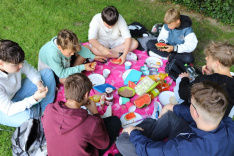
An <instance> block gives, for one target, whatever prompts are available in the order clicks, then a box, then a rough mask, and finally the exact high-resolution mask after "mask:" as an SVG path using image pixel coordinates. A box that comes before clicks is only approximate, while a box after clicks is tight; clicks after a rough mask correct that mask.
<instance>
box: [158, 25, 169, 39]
mask: <svg viewBox="0 0 234 156" xmlns="http://www.w3.org/2000/svg"><path fill="white" fill-rule="evenodd" d="M168 35H169V31H168V30H166V28H165V24H164V25H163V27H162V30H161V31H160V34H159V35H158V42H164V43H167V42H168V41H167V38H168Z"/></svg>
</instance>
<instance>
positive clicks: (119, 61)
mask: <svg viewBox="0 0 234 156" xmlns="http://www.w3.org/2000/svg"><path fill="white" fill-rule="evenodd" d="M110 61H111V63H114V64H120V63H121V62H122V60H121V59H111V60H110Z"/></svg>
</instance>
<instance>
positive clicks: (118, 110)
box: [56, 43, 175, 156]
mask: <svg viewBox="0 0 234 156" xmlns="http://www.w3.org/2000/svg"><path fill="white" fill-rule="evenodd" d="M84 44H87V43H84ZM133 52H134V53H135V54H137V57H138V61H131V62H132V66H131V69H135V70H138V71H140V67H141V66H143V65H144V63H145V60H146V58H148V57H149V56H148V55H147V52H146V51H139V50H135V51H133ZM162 61H163V66H162V67H161V68H159V70H158V72H163V73H165V71H164V70H165V67H166V62H167V61H166V60H162ZM104 69H109V70H110V71H111V73H110V75H109V77H108V78H106V82H105V83H109V84H111V85H113V86H114V87H116V90H115V91H114V93H113V95H114V102H113V105H112V115H114V116H118V117H119V118H120V117H121V116H122V115H123V114H125V113H127V112H128V110H127V108H126V106H125V105H120V104H119V95H118V91H117V90H118V88H120V87H122V86H124V80H123V78H122V76H123V73H124V72H125V71H126V70H125V67H124V64H123V65H116V64H113V63H111V62H110V61H108V62H107V63H105V64H102V63H101V62H97V66H96V68H95V70H94V71H92V72H88V71H86V72H85V73H84V74H85V75H87V76H88V75H90V74H94V73H95V74H101V75H102V74H103V70H104ZM165 80H166V81H167V82H170V83H171V86H170V89H169V90H170V91H173V89H174V86H175V82H173V80H172V79H171V78H170V77H166V78H165ZM94 94H96V92H95V90H94V89H92V91H91V92H90V96H92V95H94ZM137 97H139V96H138V95H135V96H134V97H132V98H131V99H130V101H131V102H132V103H133V102H134V100H135V99H136V98H137ZM56 101H66V99H65V96H64V87H63V85H59V88H58V93H57V97H56ZM155 101H159V100H158V97H156V98H154V99H153V100H152V101H151V104H150V105H149V106H147V107H145V108H141V109H140V108H137V109H136V110H135V112H136V113H139V114H140V115H142V117H143V118H145V117H147V116H150V115H152V113H153V110H154V102H155ZM162 107H163V105H162ZM106 108H107V106H104V111H102V110H101V109H98V111H99V113H100V114H101V115H103V114H104V113H105V110H106ZM109 153H110V154H113V155H114V154H116V153H118V150H117V148H116V146H115V144H113V145H112V146H111V148H110V149H109V150H108V151H107V152H106V153H105V155H104V156H107V155H108V154H109Z"/></svg>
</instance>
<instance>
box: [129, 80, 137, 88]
mask: <svg viewBox="0 0 234 156" xmlns="http://www.w3.org/2000/svg"><path fill="white" fill-rule="evenodd" d="M128 87H131V88H133V89H134V88H135V87H136V84H135V83H134V82H132V81H128Z"/></svg>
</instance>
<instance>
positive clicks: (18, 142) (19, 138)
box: [11, 118, 47, 156]
mask: <svg viewBox="0 0 234 156" xmlns="http://www.w3.org/2000/svg"><path fill="white" fill-rule="evenodd" d="M11 142H12V155H13V156H46V155H47V145H46V140H45V134H44V130H43V127H42V123H41V119H40V118H39V119H30V120H28V121H26V122H24V123H22V124H21V125H20V127H18V128H16V130H15V131H14V133H13V134H12V137H11Z"/></svg>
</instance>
